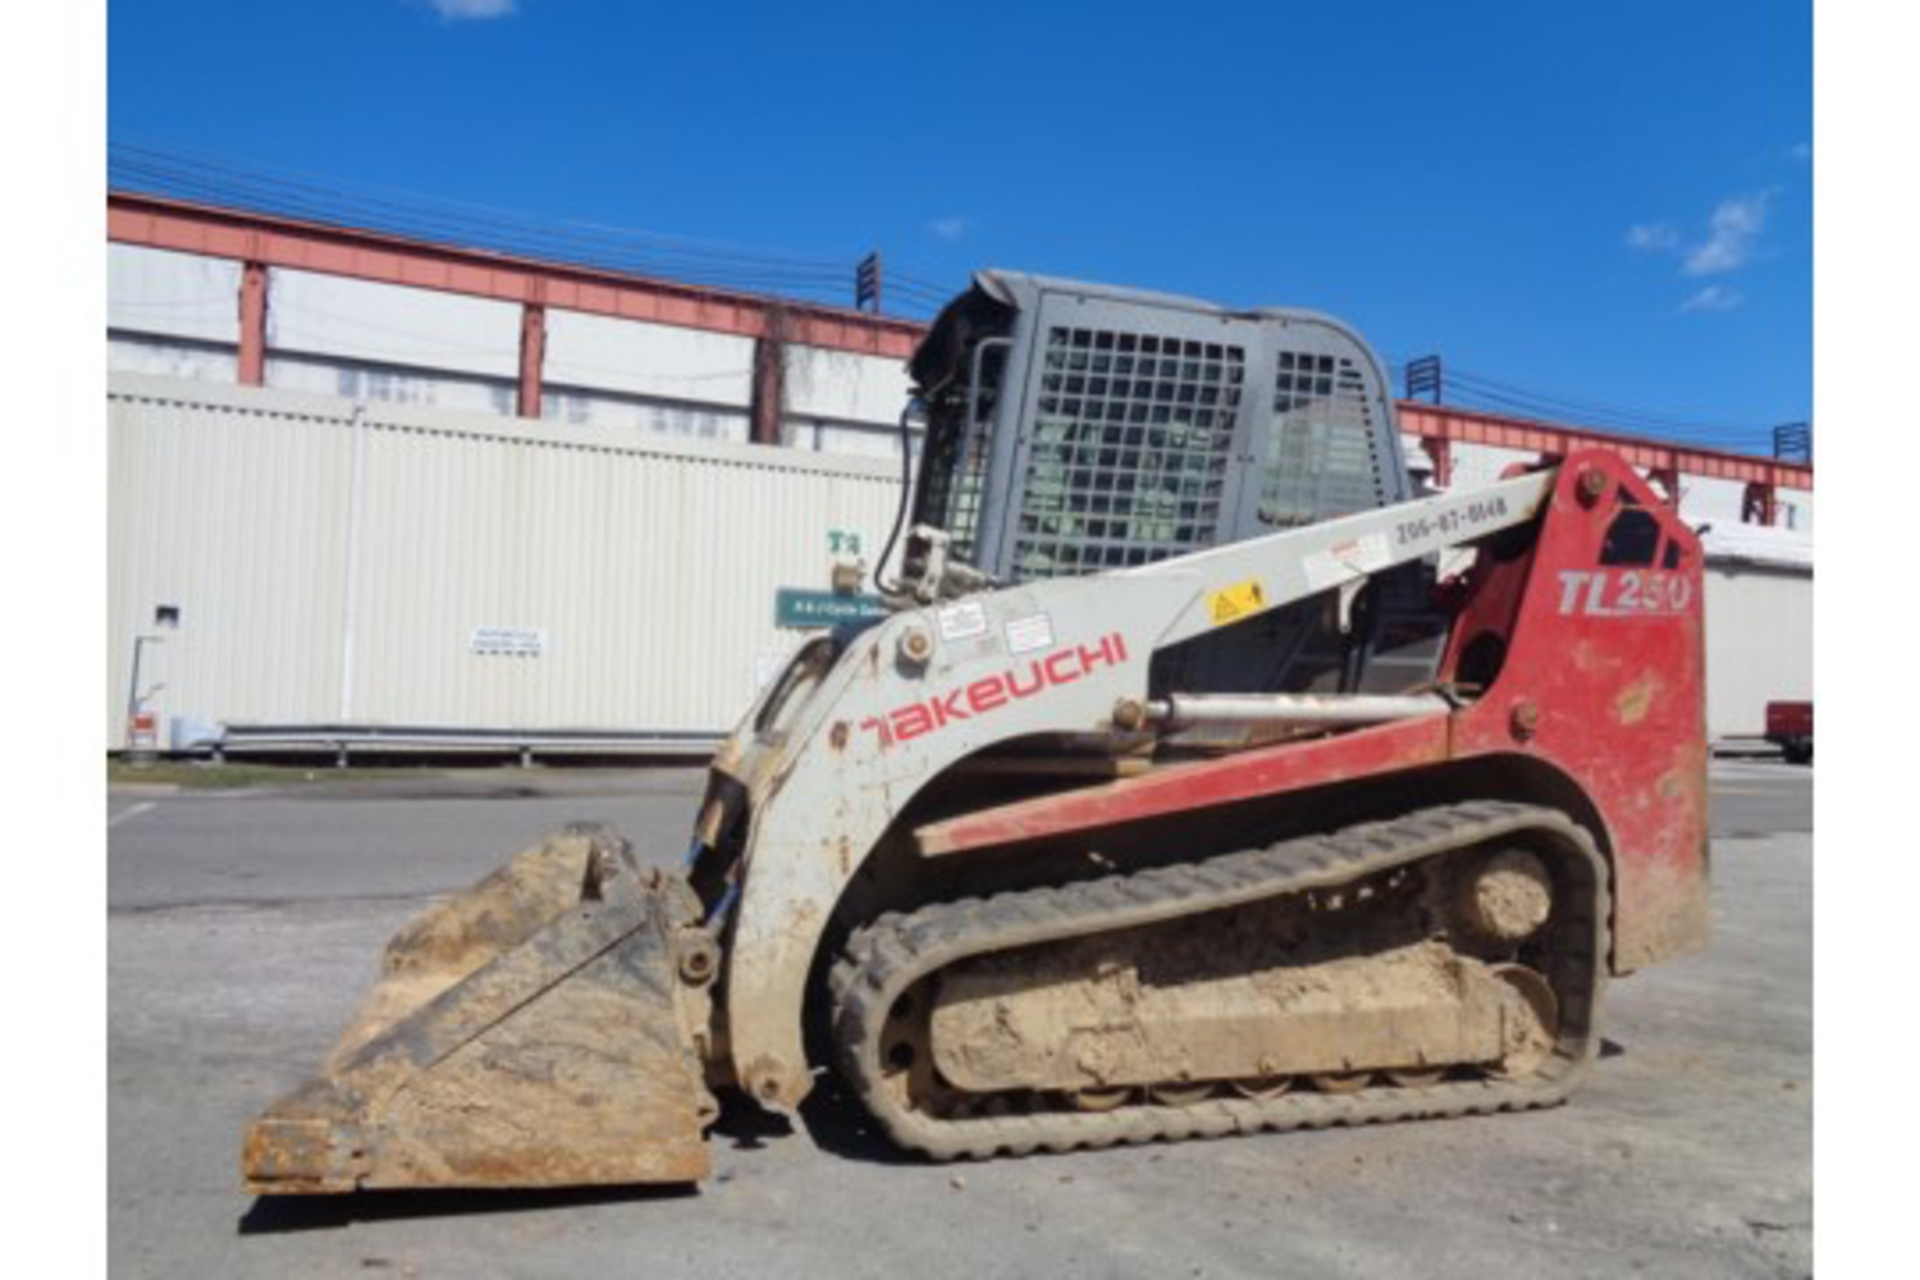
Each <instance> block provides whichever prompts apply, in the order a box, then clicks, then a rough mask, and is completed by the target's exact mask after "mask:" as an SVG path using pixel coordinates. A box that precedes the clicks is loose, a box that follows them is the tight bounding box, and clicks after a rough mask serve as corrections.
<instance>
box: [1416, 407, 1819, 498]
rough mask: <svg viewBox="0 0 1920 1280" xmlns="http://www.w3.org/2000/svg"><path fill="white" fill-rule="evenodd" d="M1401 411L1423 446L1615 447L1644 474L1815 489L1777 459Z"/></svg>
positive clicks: (1472, 414)
mask: <svg viewBox="0 0 1920 1280" xmlns="http://www.w3.org/2000/svg"><path fill="white" fill-rule="evenodd" d="M1399 410H1400V430H1402V431H1404V432H1406V433H1407V434H1408V435H1414V436H1418V437H1420V439H1421V441H1422V442H1423V443H1424V442H1426V441H1429V440H1439V441H1445V442H1448V443H1453V444H1478V445H1491V446H1493V447H1495V448H1500V449H1515V450H1519V451H1521V452H1523V453H1541V454H1551V455H1554V456H1556V457H1558V456H1564V455H1565V454H1567V453H1569V452H1571V451H1573V450H1575V449H1589V448H1600V449H1612V450H1614V451H1615V452H1616V453H1619V454H1620V455H1621V456H1622V457H1624V458H1625V459H1626V460H1627V461H1628V462H1629V463H1631V464H1632V465H1634V466H1636V467H1639V468H1641V469H1642V470H1645V471H1656V472H1677V473H1680V474H1684V475H1690V476H1700V477H1704V478H1706V479H1710V480H1738V481H1741V482H1742V483H1745V484H1761V485H1769V486H1772V487H1773V488H1776V489H1812V488H1813V468H1812V467H1808V466H1802V465H1800V464H1799V463H1795V462H1781V461H1778V460H1777V459H1774V458H1758V457H1754V456H1752V455H1750V454H1744V453H1727V452H1724V451H1722V450H1719V449H1702V448H1697V447H1695V446H1693V445H1683V444H1667V443H1664V442H1662V441H1659V440H1647V439H1644V438H1642V437H1639V436H1627V435H1615V434H1613V433H1611V432H1607V431H1589V430H1586V429H1584V428H1576V427H1564V426H1560V425H1558V424H1555V423H1548V422H1536V421H1534V420H1532V419H1530V418H1510V417H1507V416H1506V415H1505V414H1498V413H1483V412H1481V411H1480V410H1478V409H1452V408H1448V407H1446V406H1445V405H1431V404H1424V403H1418V402H1415V401H1408V400H1402V401H1401V402H1400V404H1399Z"/></svg>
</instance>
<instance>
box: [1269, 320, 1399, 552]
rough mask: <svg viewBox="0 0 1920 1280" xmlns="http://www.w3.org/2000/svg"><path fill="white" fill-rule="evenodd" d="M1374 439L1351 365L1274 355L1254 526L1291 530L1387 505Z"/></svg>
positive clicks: (1369, 407)
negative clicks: (1257, 517) (1270, 415)
mask: <svg viewBox="0 0 1920 1280" xmlns="http://www.w3.org/2000/svg"><path fill="white" fill-rule="evenodd" d="M1379 434H1380V433H1379V432H1378V431H1377V430H1375V423H1374V413H1373V402H1372V398H1371V397H1370V396H1369V395H1368V394H1367V381H1366V378H1365V377H1364V376H1363V375H1362V374H1361V371H1360V370H1359V368H1358V367H1356V366H1355V364H1354V362H1353V361H1352V360H1350V359H1347V358H1345V357H1336V356H1331V355H1320V354H1317V353H1314V352H1305V351H1281V352H1278V353H1276V356H1275V373H1274V388H1273V423H1272V426H1271V428H1270V429H1269V431H1268V433H1267V450H1266V457H1265V458H1264V459H1263V461H1262V470H1261V486H1260V518H1261V520H1262V521H1263V522H1265V523H1266V524H1269V525H1272V526H1275V527H1277V528H1283V529H1285V528H1294V527H1297V526H1299V525H1306V524H1313V523H1315V522H1316V521H1320V520H1327V519H1331V518H1332V517H1334V516H1343V515H1349V514H1351V513H1353V512H1355V511H1364V510H1368V509H1371V508H1373V507H1377V506H1380V505H1382V504H1383V503H1385V502H1387V501H1388V500H1389V498H1390V494H1389V493H1388V491H1387V478H1386V476H1385V475H1383V474H1382V471H1381V458H1380V454H1379Z"/></svg>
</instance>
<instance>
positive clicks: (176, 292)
mask: <svg viewBox="0 0 1920 1280" xmlns="http://www.w3.org/2000/svg"><path fill="white" fill-rule="evenodd" d="M107 328H108V329H109V330H113V331H117V332H123V333H129V334H147V335H151V336H154V337H164V338H176V339H186V340H190V341H193V342H202V343H217V344H224V345H226V346H228V347H231V346H234V345H235V344H237V343H238V342H239V341H240V264H239V263H237V262H233V261H230V260H229V259H226V258H208V257H203V256H201V255H199V254H193V253H172V252H169V251H167V250H165V249H148V248H144V247H142V246H140V245H128V244H109V245H108V246H107Z"/></svg>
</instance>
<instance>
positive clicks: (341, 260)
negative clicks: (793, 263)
mask: <svg viewBox="0 0 1920 1280" xmlns="http://www.w3.org/2000/svg"><path fill="white" fill-rule="evenodd" d="M107 238H108V239H109V240H113V241H117V242H119V243H121V244H134V245H143V246H145V247H147V248H152V249H171V250H174V251H176V252H181V253H197V254H204V255H207V256H209V257H216V258H232V259H235V260H237V261H240V262H242V263H245V264H247V266H246V270H245V273H244V274H243V276H242V286H241V332H240V370H241V374H240V380H241V381H242V382H248V381H249V379H248V376H247V373H248V370H249V368H250V367H251V368H252V369H253V370H254V377H253V378H252V379H251V381H252V382H254V383H258V381H259V367H260V365H261V363H262V362H263V361H264V356H265V322H266V279H265V269H266V268H268V267H287V268H291V269H294V270H300V271H315V272H320V273H323V274H328V275H338V276H349V277H352V278H354V279H358V280H371V281H376V282H378V283H382V284H396V285H407V286H410V287H413V288H418V289H438V290H441V291H443V292H448V293H463V294H469V295H472V296H475V297H482V298H493V299H497V300H499V301H504V302H514V303H518V304H520V305H521V306H523V307H528V308H543V307H560V308H563V309H565V310H569V311H584V312H588V313H590V314H593V315H604V316H614V317H617V318H620V319H625V320H646V321H651V322H653V323H655V324H670V325H678V326H681V327H683V328H689V329H704V330H708V331H710V332H714V333H729V334H735V335H738V336H741V337H748V338H754V339H760V338H763V337H766V336H768V335H769V333H770V331H771V330H772V329H773V328H774V327H775V322H774V321H773V320H772V316H773V314H774V313H775V311H776V310H779V311H782V312H784V318H783V320H782V321H781V322H780V327H781V329H782V332H780V333H779V334H777V335H775V336H776V337H777V338H779V339H784V340H785V341H787V342H797V343H801V344H804V345H806V346H813V347H825V348H828V349H830V350H834V351H852V352H857V353H859V354H862V355H873V356H884V357H888V358H891V359H899V360H904V359H906V358H907V357H908V356H909V355H911V354H912V353H913V349H914V347H915V346H916V345H917V344H918V343H919V341H920V339H921V337H923V336H924V335H925V333H926V326H925V325H922V324H918V323H916V322H914V321H911V320H899V319H889V318H886V317H881V316H873V315H868V314H865V313H863V312H859V311H853V310H849V309H845V308H840V307H828V306H821V305H818V304H810V303H797V302H789V301H785V300H775V299H771V298H763V297H759V296H756V295H754V294H746V293H732V292H729V291H727V290H724V289H712V288H707V287H705V286H701V285H689V284H679V283H675V282H673V281H667V280H655V279H652V278H650V277H646V276H636V275H627V274H623V273H621V272H615V271H603V270H597V269H595V268H591V267H576V266H570V265H567V264H565V263H556V262H545V261H539V260H536V259H532V258H521V257H516V256H514V255H511V254H504V253H494V252H490V251H486V250H480V249H462V248H457V247H454V246H451V245H443V244H434V243H432V242H430V241H425V240H414V239H410V238H408V237H405V236H396V235H391V234H388V233H385V232H379V231H366V230H361V229H357V228H353V227H338V226H332V225H330V224H326V223H319V222H307V221H303V220H300V219H295V218H284V217H280V216H278V215H271V214H262V213H253V212H248V211H246V210H239V209H223V208H219V207H217V206H213V205H204V204H198V203H194V202H192V201H186V200H172V199H167V198H164V197H160V196H149V195H141V194H137V193H134V192H126V191H111V192H108V194H107ZM256 267H257V268H258V272H257V274H256V272H255V268H256ZM526 323H528V324H531V323H533V321H532V320H531V319H529V320H528V321H527V322H526ZM526 332H527V331H526V330H525V329H524V328H523V337H524V334H525V333H526ZM250 335H251V336H250ZM535 345H536V346H539V345H543V344H539V343H536V344H535ZM536 354H538V353H536ZM249 359H252V360H253V362H254V363H253V365H251V366H250V365H249V363H248V362H249ZM528 375H529V369H528V365H527V344H526V343H525V342H524V340H523V345H522V361H521V405H522V412H523V413H524V412H525V411H526V409H525V406H526V404H527V403H528V394H529V393H528V388H529V387H530V386H531V387H532V388H533V395H534V397H535V398H534V400H533V403H534V404H535V405H536V406H537V404H538V399H537V394H538V385H539V368H538V365H537V364H535V365H534V367H533V368H532V370H531V375H532V376H531V379H529V376H528ZM1399 409H1400V427H1401V430H1403V431H1405V432H1407V433H1408V434H1410V435H1415V436H1418V437H1419V438H1420V440H1421V443H1422V444H1423V445H1424V446H1425V447H1426V449H1427V451H1428V452H1429V453H1430V454H1431V455H1432V456H1433V457H1434V460H1435V469H1436V471H1439V470H1450V469H1451V468H1450V467H1449V466H1448V463H1449V462H1450V461H1451V457H1450V453H1449V446H1450V445H1453V444H1479V445H1491V446H1495V447H1498V448H1502V449H1515V450H1520V451H1522V452H1527V453H1540V454H1550V455H1554V456H1560V455H1564V454H1566V453H1569V452H1571V451H1572V450H1574V449H1579V448H1586V447H1591V446H1599V447H1602V448H1608V449H1614V450H1617V451H1618V452H1619V453H1621V454H1622V455H1624V456H1625V457H1626V459H1627V461H1628V462H1630V463H1632V464H1633V465H1634V466H1636V467H1640V468H1642V469H1645V470H1648V471H1656V472H1666V473H1680V474H1686V475H1692V476H1701V477H1706V478H1709V479H1720V480H1735V481H1740V482H1742V483H1746V484H1755V485H1765V486H1770V487H1772V488H1775V489H1812V488H1813V468H1812V467H1807V466H1801V465H1799V464H1796V463H1789V462H1779V461H1776V460H1774V459H1771V458H1760V457H1753V456H1751V455H1747V454H1738V453H1727V452H1724V451H1721V450H1717V449H1701V448H1695V447H1693V446H1689V445H1676V444H1664V443H1662V442H1660V441H1657V440H1647V439H1643V438H1640V437H1636V436H1626V435H1615V434H1612V433H1610V432H1605V431H1589V430H1585V429H1577V428H1573V427H1565V426H1560V425H1558V424H1555V423H1548V422H1539V421H1535V420H1532V419H1528V418H1512V417H1507V416H1506V415H1504V414H1495V413H1484V412H1481V411H1479V410H1470V409H1456V408H1448V407H1446V406H1442V405H1430V404H1424V403H1419V402H1414V401H1405V400H1403V401H1401V402H1400V405H1399ZM536 411H537V410H536Z"/></svg>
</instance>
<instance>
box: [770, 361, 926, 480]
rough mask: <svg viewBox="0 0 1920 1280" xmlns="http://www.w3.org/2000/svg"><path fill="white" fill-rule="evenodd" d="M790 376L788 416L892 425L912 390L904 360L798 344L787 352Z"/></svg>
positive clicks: (787, 371) (788, 382)
mask: <svg viewBox="0 0 1920 1280" xmlns="http://www.w3.org/2000/svg"><path fill="white" fill-rule="evenodd" d="M786 375H787V404H786V408H787V412H788V413H789V414H791V415H793V416H794V417H796V418H813V419H825V420H829V421H833V420H837V421H840V422H843V423H867V424H874V425H880V426H887V427H891V426H893V425H894V424H895V423H897V422H898V421H899V418H900V411H901V410H902V409H904V408H906V406H907V393H908V391H909V390H910V389H911V387H912V380H911V379H910V378H908V376H907V365H906V362H905V361H904V360H894V359H889V358H887V357H883V356H867V355H860V354H858V353H857V352H852V351H829V350H826V349H824V348H821V347H809V346H802V345H800V344H797V343H796V344H794V345H791V346H789V347H788V348H787V367H786ZM895 456H896V457H898V456H899V455H898V452H897V451H896V453H895Z"/></svg>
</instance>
